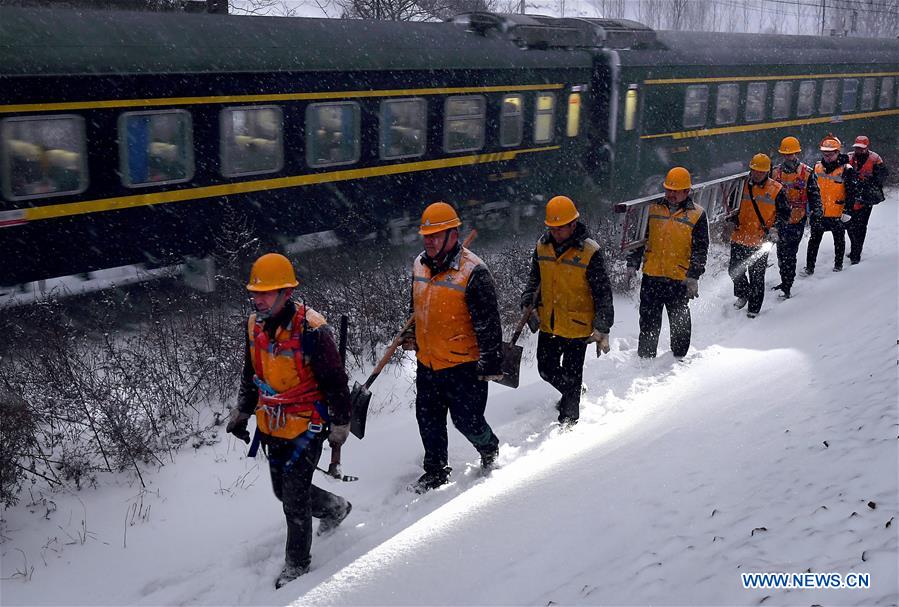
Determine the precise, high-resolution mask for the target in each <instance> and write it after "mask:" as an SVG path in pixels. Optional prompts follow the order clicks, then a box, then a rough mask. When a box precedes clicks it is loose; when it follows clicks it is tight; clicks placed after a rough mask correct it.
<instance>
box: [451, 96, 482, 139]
mask: <svg viewBox="0 0 899 607" xmlns="http://www.w3.org/2000/svg"><path fill="white" fill-rule="evenodd" d="M486 108H487V102H486V100H485V99H484V97H483V96H482V95H466V96H464V97H448V98H447V100H446V104H445V105H444V116H445V120H444V126H443V149H444V150H446V151H447V152H471V151H474V150H480V149H481V148H482V147H484V120H485V116H486Z"/></svg>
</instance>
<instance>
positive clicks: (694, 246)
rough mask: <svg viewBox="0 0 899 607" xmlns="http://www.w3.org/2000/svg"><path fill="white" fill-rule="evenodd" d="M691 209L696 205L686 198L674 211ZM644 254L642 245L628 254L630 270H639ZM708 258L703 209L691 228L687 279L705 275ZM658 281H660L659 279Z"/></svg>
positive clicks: (707, 231)
mask: <svg viewBox="0 0 899 607" xmlns="http://www.w3.org/2000/svg"><path fill="white" fill-rule="evenodd" d="M655 204H660V205H664V206H668V201H666V200H661V201H659V202H657V203H655ZM693 208H696V205H695V204H694V203H693V199H692V198H691V197H689V196H688V197H687V199H686V200H684V201H683V202H682V203H680V204H679V205H678V207H677V209H675V212H676V211H680V210H689V209H693ZM645 252H646V245H645V244H644V245H643V246H642V247H638V248H636V249H634V250H633V251H631V252H630V253H628V256H627V265H628V266H630V267H632V268H639V267H640V264H641V263H642V262H643V254H644V253H645ZM708 257H709V219H708V217H707V216H706V213H705V209H703V211H702V214H701V215H700V216H699V219H698V220H697V221H696V225H695V226H693V234H692V241H691V242H690V267H689V268H688V269H687V278H694V279H696V280H699V277H700V276H702V275H703V274H704V273H705V264H706V261H707V260H708ZM656 278H659V277H656ZM659 279H660V280H662V279H661V278H659ZM665 280H669V279H665Z"/></svg>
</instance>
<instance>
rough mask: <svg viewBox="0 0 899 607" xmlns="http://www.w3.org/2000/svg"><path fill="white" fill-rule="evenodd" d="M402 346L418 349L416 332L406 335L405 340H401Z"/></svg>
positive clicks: (405, 348)
mask: <svg viewBox="0 0 899 607" xmlns="http://www.w3.org/2000/svg"><path fill="white" fill-rule="evenodd" d="M400 346H401V347H402V348H403V350H406V351H410V350H418V342H417V341H415V334H414V333H412V334H409V335H404V336H403V341H401V342H400Z"/></svg>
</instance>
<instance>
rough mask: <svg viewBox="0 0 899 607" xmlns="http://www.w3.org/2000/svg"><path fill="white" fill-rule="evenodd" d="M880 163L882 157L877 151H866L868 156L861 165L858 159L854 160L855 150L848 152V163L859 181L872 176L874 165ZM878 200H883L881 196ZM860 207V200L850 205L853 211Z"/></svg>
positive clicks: (866, 179)
mask: <svg viewBox="0 0 899 607" xmlns="http://www.w3.org/2000/svg"><path fill="white" fill-rule="evenodd" d="M882 163H883V159H882V158H881V157H880V155H879V154H878V153H877V152H871V151H868V158H867V159H866V160H865V162H864V163H862V165H861V166H858V160H856V157H855V152H851V153H850V154H849V164H851V165H852V167H853V168H854V169H855V170H856V172H857V173H858V180H859V182H864V181H868V180H869V179H871V178H872V177H874V167H875V166H877V165H878V164H882ZM881 196H882V194H881ZM857 198H859V197H857ZM880 200H883V198H880ZM861 208H862V204H861V203H860V202H856V203H855V204H854V205H853V206H852V209H853V210H854V211H858V210H860V209H861Z"/></svg>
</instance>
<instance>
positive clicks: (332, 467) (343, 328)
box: [319, 314, 358, 481]
mask: <svg viewBox="0 0 899 607" xmlns="http://www.w3.org/2000/svg"><path fill="white" fill-rule="evenodd" d="M347 323H348V319H347V317H346V314H344V315H342V316H341V317H340V337H339V338H338V342H337V344H338V346H337V348H338V352H339V353H340V360H342V361H343V364H344V366H346V334H347ZM340 449H341V447H340V445H337V446H334V447H331V463H330V464H328V470H327V471H325V470H322V472H324V473H325V474H327V475H328V476H333V477H334V478H336V479H340V480H343V481H346V480H347V479H352V480H358V477H349V476H347V477H346V478H342V477H343V474H342V473H341V471H340ZM319 470H321V468H319Z"/></svg>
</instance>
